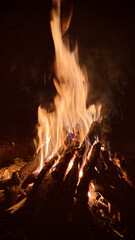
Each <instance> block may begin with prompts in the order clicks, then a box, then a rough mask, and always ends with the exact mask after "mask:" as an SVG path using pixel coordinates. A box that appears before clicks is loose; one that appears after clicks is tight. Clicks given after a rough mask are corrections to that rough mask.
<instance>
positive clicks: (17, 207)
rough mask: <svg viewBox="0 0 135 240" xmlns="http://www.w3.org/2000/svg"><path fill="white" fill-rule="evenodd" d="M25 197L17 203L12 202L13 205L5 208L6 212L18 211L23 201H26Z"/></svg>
mask: <svg viewBox="0 0 135 240" xmlns="http://www.w3.org/2000/svg"><path fill="white" fill-rule="evenodd" d="M26 200H27V198H26V197H25V198H23V199H22V200H21V201H19V202H18V203H16V204H14V205H13V206H11V207H10V208H8V209H7V210H6V212H7V213H9V214H13V213H15V212H16V211H18V210H19V209H20V208H21V207H23V206H24V204H25V202H26Z"/></svg>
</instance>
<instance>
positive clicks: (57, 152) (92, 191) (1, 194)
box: [0, 0, 135, 239]
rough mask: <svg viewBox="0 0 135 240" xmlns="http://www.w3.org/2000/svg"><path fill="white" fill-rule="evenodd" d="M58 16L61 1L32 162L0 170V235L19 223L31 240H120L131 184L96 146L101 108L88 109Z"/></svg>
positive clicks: (117, 162) (133, 193) (82, 75)
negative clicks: (47, 100) (49, 92)
mask: <svg viewBox="0 0 135 240" xmlns="http://www.w3.org/2000/svg"><path fill="white" fill-rule="evenodd" d="M60 10H61V6H60V1H59V0H55V1H53V8H52V13H51V22H50V25H51V32H52V37H53V41H54V46H55V63H54V78H53V82H54V85H55V88H56V90H57V95H56V96H55V98H54V102H53V103H52V104H51V110H49V111H48V110H46V109H44V108H43V107H41V106H39V108H38V141H37V143H36V146H37V150H36V153H35V155H34V157H33V159H32V160H31V161H29V162H27V163H25V162H23V161H21V162H20V164H18V165H17V164H16V163H15V164H13V165H11V166H9V167H8V168H2V169H1V170H0V179H1V181H0V187H1V190H0V200H1V203H2V207H1V219H0V220H1V222H2V226H3V229H4V230H3V231H4V232H5V229H11V228H12V230H13V229H15V226H18V225H19V229H21V230H20V231H22V232H21V234H24V235H25V234H26V236H30V238H31V237H32V239H51V238H53V237H54V236H55V237H57V236H58V237H62V238H67V237H71V234H72V236H74V237H75V236H81V237H83V238H84V239H85V238H86V239H98V238H99V236H102V237H104V239H114V238H115V239H122V238H123V239H125V238H126V237H128V226H127V222H126V219H128V213H129V211H130V207H131V206H133V205H134V200H135V186H134V185H133V183H132V182H131V180H130V179H129V178H128V176H127V173H126V171H125V170H124V169H123V168H122V165H121V160H122V159H121V158H119V157H118V156H117V154H112V153H111V151H110V148H109V146H107V145H105V143H104V142H103V141H102V137H101V135H102V128H103V121H102V119H103V116H102V113H101V109H102V106H101V104H95V105H90V106H88V107H87V96H88V93H89V92H90V86H89V81H88V77H87V72H86V69H85V68H84V67H81V66H80V65H79V56H78V46H77V44H76V46H75V48H74V50H72V51H71V50H70V43H69V40H68V39H67V36H66V31H67V29H68V27H69V25H70V20H71V17H72V11H71V14H70V16H69V17H68V19H64V21H63V22H61V14H60ZM16 162H17V163H18V161H16ZM127 205H128V206H129V205H130V206H129V208H128V209H125V206H127ZM18 222H19V223H18ZM22 229H23V230H22ZM10 231H11V230H10ZM19 233H20V232H19ZM19 233H18V234H19ZM65 234H66V236H65ZM3 236H5V235H4V233H3ZM3 239H7V238H6V237H5V238H4V237H3ZM18 239H19V237H18Z"/></svg>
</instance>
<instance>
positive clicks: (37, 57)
mask: <svg viewBox="0 0 135 240" xmlns="http://www.w3.org/2000/svg"><path fill="white" fill-rule="evenodd" d="M62 2H63V3H62V4H63V9H64V10H63V15H64V11H65V12H66V11H67V10H69V9H70V6H71V5H72V6H73V17H72V21H71V25H70V28H69V30H68V34H69V36H70V38H71V43H72V44H73V45H74V42H75V41H77V42H78V45H79V53H80V62H81V63H83V64H85V65H86V66H87V68H88V73H89V76H90V83H91V95H90V94H89V97H88V101H89V102H91V103H93V102H97V101H101V102H102V104H103V105H106V107H105V113H104V114H105V115H106V116H107V118H108V119H109V120H110V122H111V127H112V130H111V136H112V138H113V139H115V141H116V145H117V146H119V145H121V144H124V146H125V145H126V144H127V143H131V144H134V136H135V127H134V121H135V110H134V109H135V90H134V87H135V68H134V56H135V16H134V13H135V11H134V5H133V3H132V1H117V2H115V1H107V2H105V1H77V0H74V1H73V0H72V1H70V0H69V1H68V0H67V1H66V0H65V1H62ZM51 6H52V3H51V1H49V0H46V1H41V0H38V1H36V0H35V1H27V2H26V1H4V2H3V3H1V6H0V113H1V114H0V124H1V138H3V137H4V135H5V132H6V136H7V137H8V135H10V133H11V131H12V129H16V134H18V132H19V133H20V132H23V134H25V135H29V134H31V133H32V134H35V132H34V131H35V130H34V129H35V125H36V123H37V108H38V105H39V104H45V105H46V106H47V104H48V103H49V102H51V101H52V100H53V96H54V93H55V89H54V87H53V84H52V81H51V77H50V76H51V74H50V73H51V69H52V65H53V61H54V47H53V41H52V38H51V32H50V24H49V21H50V10H51ZM66 9H67V10H66ZM72 44H71V45H72ZM45 79H46V84H44V82H45Z"/></svg>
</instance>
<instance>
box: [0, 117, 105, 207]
mask: <svg viewBox="0 0 135 240" xmlns="http://www.w3.org/2000/svg"><path fill="white" fill-rule="evenodd" d="M98 134H100V123H99V122H96V121H95V122H93V124H92V125H91V127H90V130H89V132H88V134H87V136H86V138H85V139H89V140H90V142H91V144H93V142H94V141H95V137H96V136H97V135H98ZM74 143H75V144H78V141H73V140H72V139H71V137H70V136H69V135H68V136H67V138H66V139H65V141H64V144H63V145H62V146H61V147H60V148H59V150H58V152H57V153H56V154H55V156H54V157H52V159H49V162H48V163H46V164H45V167H44V168H43V169H42V171H41V173H40V174H39V176H38V181H37V182H40V181H41V179H42V177H41V176H43V177H44V174H45V173H46V171H47V169H48V170H49V169H50V168H51V166H52V165H53V163H54V162H55V161H57V159H58V158H59V156H61V155H62V153H63V152H64V151H65V149H66V148H67V149H66V151H67V152H68V149H69V153H71V152H72V154H73V152H74V150H75V146H74ZM76 147H78V145H76ZM84 150H85V140H84V142H83V143H82V146H81V147H80V148H79V149H78V154H80V156H82V154H83V152H84ZM39 161H40V151H39V152H38V153H36V154H35V156H34V158H33V159H32V160H31V161H30V162H28V163H27V164H25V166H24V167H22V168H21V169H20V170H19V171H16V172H13V174H12V178H11V179H9V180H7V181H1V182H0V186H1V189H2V190H4V195H5V198H4V199H5V201H6V205H5V206H6V207H8V206H10V205H12V204H15V203H16V201H17V196H18V194H19V191H20V190H21V188H22V186H23V185H24V183H26V185H27V183H29V179H30V176H31V175H32V174H33V172H34V171H35V170H36V169H37V168H38V166H39ZM80 161H81V160H80ZM60 162H61V164H62V161H61V160H60ZM62 165H63V164H62ZM58 166H59V168H60V165H58ZM58 166H57V167H58ZM66 167H67V166H66V165H65V168H64V169H63V170H65V169H66ZM60 169H61V168H60ZM60 169H57V168H56V169H55V171H54V170H53V171H52V175H53V174H54V175H57V174H58V173H59V172H60ZM57 171H58V173H57ZM63 173H64V171H63ZM61 174H62V172H61ZM33 176H34V175H33ZM34 177H35V176H34ZM39 179H40V180H39ZM33 180H35V179H33ZM37 182H36V184H37ZM36 184H35V186H36ZM35 186H34V188H35Z"/></svg>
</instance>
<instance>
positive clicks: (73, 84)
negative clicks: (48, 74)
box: [37, 0, 101, 175]
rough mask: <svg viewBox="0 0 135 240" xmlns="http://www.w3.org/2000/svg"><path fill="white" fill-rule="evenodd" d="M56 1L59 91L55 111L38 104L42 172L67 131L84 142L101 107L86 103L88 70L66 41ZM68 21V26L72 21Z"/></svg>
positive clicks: (54, 21)
mask: <svg viewBox="0 0 135 240" xmlns="http://www.w3.org/2000/svg"><path fill="white" fill-rule="evenodd" d="M54 4H55V8H54V9H53V10H52V18H51V22H50V25H51V32H52V37H53V41H54V46H55V63H54V69H55V74H56V76H57V79H53V82H54V85H55V87H56V90H57V95H56V97H55V98H54V105H55V111H53V112H47V110H46V109H44V108H42V107H41V106H39V108H38V122H39V128H38V137H39V145H38V149H37V151H38V150H39V149H40V148H41V162H40V166H39V169H38V171H39V172H40V171H41V169H42V168H43V166H44V163H45V161H46V160H47V159H48V158H50V156H53V155H54V154H55V153H56V152H57V151H58V149H59V147H60V146H61V145H62V144H63V143H64V140H65V138H66V136H67V134H70V133H73V135H74V136H79V142H80V145H81V144H82V142H83V140H84V138H85V136H86V134H87V132H88V130H89V128H90V126H91V124H92V122H93V121H94V120H97V119H98V118H99V116H100V109H101V106H95V105H90V106H89V107H88V108H87V107H86V101H87V95H88V90H89V82H88V78H87V73H86V70H85V71H84V69H82V68H81V67H80V65H79V57H78V46H77V45H76V46H75V49H74V50H73V51H71V50H70V47H69V42H68V41H67V42H66V44H65V42H63V37H62V30H61V21H60V0H55V1H54ZM70 18H71V16H70ZM70 18H69V19H70ZM67 22H68V26H69V21H67ZM66 29H67V28H66ZM80 175H81V172H80Z"/></svg>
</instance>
